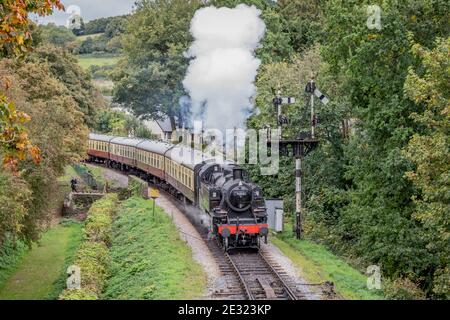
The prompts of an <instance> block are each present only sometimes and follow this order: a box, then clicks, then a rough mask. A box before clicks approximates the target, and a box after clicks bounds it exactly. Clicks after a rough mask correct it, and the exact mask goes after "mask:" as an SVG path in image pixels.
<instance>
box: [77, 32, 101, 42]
mask: <svg viewBox="0 0 450 320" xmlns="http://www.w3.org/2000/svg"><path fill="white" fill-rule="evenodd" d="M102 34H103V33H94V34H88V35H85V36H78V37H77V40H76V41H77V42H83V41H84V40H86V39H87V38H89V37H91V38H92V39H95V38H98V37H100V36H101V35H102Z"/></svg>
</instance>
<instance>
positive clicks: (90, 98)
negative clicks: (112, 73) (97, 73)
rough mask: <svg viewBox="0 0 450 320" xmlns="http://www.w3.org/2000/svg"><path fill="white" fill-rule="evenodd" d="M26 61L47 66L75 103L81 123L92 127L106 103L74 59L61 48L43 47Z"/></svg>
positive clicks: (37, 49) (36, 50)
mask: <svg viewBox="0 0 450 320" xmlns="http://www.w3.org/2000/svg"><path fill="white" fill-rule="evenodd" d="M26 60H27V61H28V62H35V63H38V64H47V65H48V69H49V71H50V72H51V74H52V76H54V77H55V78H56V79H57V80H58V81H59V82H60V83H62V84H64V85H65V86H66V88H67V89H68V90H69V92H70V94H71V96H72V97H73V99H74V100H75V101H76V102H77V109H78V110H79V111H80V112H82V113H83V115H84V121H83V123H84V124H86V125H87V126H88V127H93V126H94V124H95V119H96V114H97V112H98V111H99V110H100V109H103V108H106V102H105V100H104V98H103V96H102V95H101V93H100V92H99V91H98V90H97V89H96V88H95V87H94V85H93V84H92V82H91V78H90V76H89V75H88V74H87V73H86V72H85V71H84V70H83V69H82V68H81V67H80V66H79V65H78V62H77V60H76V58H75V57H73V56H72V55H71V54H70V53H68V52H67V51H65V50H63V49H61V48H56V47H54V46H51V45H44V46H40V47H38V48H36V49H35V52H34V53H33V54H32V55H30V56H28V57H27V58H26Z"/></svg>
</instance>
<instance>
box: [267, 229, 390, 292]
mask: <svg viewBox="0 0 450 320" xmlns="http://www.w3.org/2000/svg"><path fill="white" fill-rule="evenodd" d="M271 241H272V243H273V244H274V245H275V246H277V247H278V248H279V249H280V250H281V251H282V252H283V253H284V254H285V255H286V256H288V257H289V258H290V259H291V260H292V262H293V263H294V264H295V265H296V266H297V267H298V268H299V269H300V270H301V273H302V276H303V277H304V278H305V279H306V280H307V281H309V282H310V283H323V282H325V281H331V282H333V283H334V285H335V291H336V292H337V293H338V294H339V295H341V296H342V297H343V298H344V299H350V300H355V299H356V300H380V299H383V295H382V294H381V293H380V292H377V291H370V290H369V289H367V277H366V276H365V275H363V274H362V273H360V272H359V271H358V270H356V269H354V268H353V267H351V266H350V265H349V264H348V263H346V262H345V261H344V260H342V259H341V258H339V257H337V256H335V255H334V254H332V253H331V252H330V251H328V250H327V249H326V248H325V247H324V246H322V245H319V244H316V243H313V242H311V241H308V240H297V239H295V238H293V237H292V236H291V235H290V234H288V233H284V234H281V235H278V236H276V237H272V238H271Z"/></svg>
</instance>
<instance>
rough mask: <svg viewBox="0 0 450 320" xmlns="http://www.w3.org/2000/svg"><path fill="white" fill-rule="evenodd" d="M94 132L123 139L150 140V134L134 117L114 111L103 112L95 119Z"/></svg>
mask: <svg viewBox="0 0 450 320" xmlns="http://www.w3.org/2000/svg"><path fill="white" fill-rule="evenodd" d="M96 131H97V132H99V133H104V134H111V135H116V136H123V137H130V136H131V137H136V138H144V139H152V138H153V134H152V132H151V131H150V130H149V129H148V128H147V127H146V126H145V125H144V124H143V122H142V121H141V120H139V119H137V118H136V117H134V116H132V115H129V114H126V113H124V112H121V111H116V110H104V111H102V112H100V114H99V116H98V119H97V127H96Z"/></svg>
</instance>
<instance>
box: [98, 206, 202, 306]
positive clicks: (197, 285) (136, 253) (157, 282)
mask: <svg viewBox="0 0 450 320" xmlns="http://www.w3.org/2000/svg"><path fill="white" fill-rule="evenodd" d="M151 212H152V202H151V201H148V200H143V199H139V198H131V199H129V200H127V201H125V202H124V203H123V204H122V207H121V209H120V214H119V215H118V216H117V219H116V220H115V222H114V228H113V230H114V231H113V232H114V236H113V244H112V247H111V249H110V256H111V259H112V264H111V268H110V274H111V275H112V276H111V277H110V278H109V279H108V284H107V286H106V290H105V294H104V298H106V299H125V300H134V299H137V300H165V299H193V298H198V297H201V295H202V294H203V291H204V289H205V284H206V278H205V275H204V274H203V273H202V272H201V271H200V270H201V267H200V266H198V264H197V263H196V262H195V261H194V260H193V258H192V253H191V251H190V249H189V247H188V246H187V245H186V244H185V243H183V242H182V241H181V240H180V239H179V237H178V231H177V230H176V228H175V226H174V225H173V224H172V222H171V221H170V219H169V217H168V216H167V215H166V214H165V213H164V212H162V210H161V209H160V208H159V207H157V208H156V217H155V219H153V218H152V213H151Z"/></svg>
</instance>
